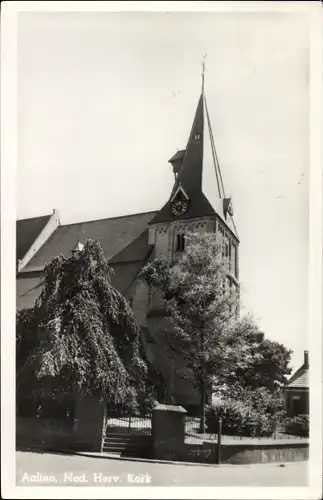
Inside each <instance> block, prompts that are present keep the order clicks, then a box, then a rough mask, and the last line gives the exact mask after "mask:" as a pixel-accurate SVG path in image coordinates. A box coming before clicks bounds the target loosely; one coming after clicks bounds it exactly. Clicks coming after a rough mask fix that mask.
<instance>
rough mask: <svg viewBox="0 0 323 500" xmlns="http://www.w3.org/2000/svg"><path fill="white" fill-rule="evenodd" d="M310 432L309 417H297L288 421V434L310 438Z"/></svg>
mask: <svg viewBox="0 0 323 500" xmlns="http://www.w3.org/2000/svg"><path fill="white" fill-rule="evenodd" d="M309 431H310V421H309V416H308V415H297V416H295V417H293V418H289V419H287V421H286V426H285V432H286V434H293V435H294V436H301V437H308V436H309Z"/></svg>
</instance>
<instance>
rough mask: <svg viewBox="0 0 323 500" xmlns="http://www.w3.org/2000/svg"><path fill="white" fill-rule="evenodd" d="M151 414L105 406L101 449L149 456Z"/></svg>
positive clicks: (127, 454)
mask: <svg viewBox="0 0 323 500" xmlns="http://www.w3.org/2000/svg"><path fill="white" fill-rule="evenodd" d="M151 444H152V441H151V414H149V413H145V412H140V411H137V412H135V411H126V410H125V409H123V408H121V407H111V406H108V407H106V410H105V418H104V427H103V433H102V445H101V451H103V452H107V453H113V454H115V453H117V454H118V455H124V456H136V457H145V458H150V455H151Z"/></svg>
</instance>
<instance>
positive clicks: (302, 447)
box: [179, 440, 309, 465]
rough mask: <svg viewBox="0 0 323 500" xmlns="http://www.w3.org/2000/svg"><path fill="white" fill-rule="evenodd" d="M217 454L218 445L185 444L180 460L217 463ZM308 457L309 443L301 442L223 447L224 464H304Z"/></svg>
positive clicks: (222, 457) (229, 445)
mask: <svg viewBox="0 0 323 500" xmlns="http://www.w3.org/2000/svg"><path fill="white" fill-rule="evenodd" d="M216 454H217V445H216V443H214V444H213V443H203V444H201V445H196V444H185V456H181V457H180V458H179V459H181V460H185V461H187V462H199V463H216V458H217V455H216ZM308 456H309V443H308V442H306V441H301V440H300V441H299V442H297V443H286V442H284V443H279V442H276V443H275V444H272V443H271V444H259V443H255V444H253V445H250V444H243V443H239V444H224V445H221V463H222V464H232V465H239V464H262V463H270V462H276V463H280V462H302V461H305V460H308Z"/></svg>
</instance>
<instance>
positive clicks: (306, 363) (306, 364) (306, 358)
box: [303, 351, 309, 369]
mask: <svg viewBox="0 0 323 500" xmlns="http://www.w3.org/2000/svg"><path fill="white" fill-rule="evenodd" d="M303 366H304V368H306V369H308V367H309V364H308V351H304V365H303Z"/></svg>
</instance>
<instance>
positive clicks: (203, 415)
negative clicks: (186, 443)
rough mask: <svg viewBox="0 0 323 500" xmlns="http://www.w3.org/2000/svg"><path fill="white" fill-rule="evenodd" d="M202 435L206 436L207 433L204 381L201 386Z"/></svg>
mask: <svg viewBox="0 0 323 500" xmlns="http://www.w3.org/2000/svg"><path fill="white" fill-rule="evenodd" d="M200 396H201V400H200V433H201V434H204V432H205V384H204V380H203V381H202V382H201V386H200Z"/></svg>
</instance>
